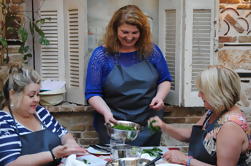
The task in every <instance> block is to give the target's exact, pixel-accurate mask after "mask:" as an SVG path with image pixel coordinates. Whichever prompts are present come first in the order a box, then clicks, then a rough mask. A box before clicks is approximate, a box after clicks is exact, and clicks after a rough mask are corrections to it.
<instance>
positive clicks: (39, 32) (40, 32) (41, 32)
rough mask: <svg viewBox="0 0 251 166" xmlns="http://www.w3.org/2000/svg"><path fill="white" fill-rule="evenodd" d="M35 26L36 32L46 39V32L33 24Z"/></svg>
mask: <svg viewBox="0 0 251 166" xmlns="http://www.w3.org/2000/svg"><path fill="white" fill-rule="evenodd" d="M33 25H34V28H35V31H36V32H37V33H38V34H39V36H41V37H44V32H43V31H42V30H41V29H40V28H39V27H38V26H37V25H36V24H33Z"/></svg>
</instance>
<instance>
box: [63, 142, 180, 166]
mask: <svg viewBox="0 0 251 166" xmlns="http://www.w3.org/2000/svg"><path fill="white" fill-rule="evenodd" d="M152 148H154V147H140V149H152ZM157 148H159V149H161V150H162V152H163V153H165V152H166V151H168V150H174V149H175V150H179V148H176V147H167V146H158V147H157ZM90 149H91V148H90V147H88V148H87V151H89V152H91V153H89V154H87V155H84V156H78V157H77V159H78V160H82V161H83V160H84V159H86V160H87V161H88V162H89V163H88V164H87V165H88V166H105V164H106V162H108V161H111V160H112V156H111V154H108V153H106V154H105V153H103V152H102V153H100V154H98V153H93V151H91V150H90ZM143 155H144V154H143ZM143 155H141V157H142V158H145V157H144V156H143ZM154 158H155V157H151V158H147V159H150V160H151V159H154ZM155 164H156V166H181V165H179V164H171V163H168V162H167V161H166V160H164V159H160V160H158V161H157V162H156V163H155ZM83 165H84V164H83ZM60 166H64V164H63V163H62V164H60Z"/></svg>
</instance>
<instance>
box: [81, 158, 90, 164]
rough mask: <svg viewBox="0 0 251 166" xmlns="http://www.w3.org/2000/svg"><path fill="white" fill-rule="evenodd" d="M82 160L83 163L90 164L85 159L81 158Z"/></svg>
mask: <svg viewBox="0 0 251 166" xmlns="http://www.w3.org/2000/svg"><path fill="white" fill-rule="evenodd" d="M83 162H84V163H85V164H91V163H90V162H88V161H87V160H86V159H83Z"/></svg>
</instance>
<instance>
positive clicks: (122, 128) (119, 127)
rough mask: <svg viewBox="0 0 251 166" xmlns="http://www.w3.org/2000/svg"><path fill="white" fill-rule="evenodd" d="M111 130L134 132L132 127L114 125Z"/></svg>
mask: <svg viewBox="0 0 251 166" xmlns="http://www.w3.org/2000/svg"><path fill="white" fill-rule="evenodd" d="M112 128H114V129H119V130H136V129H135V127H133V126H125V125H122V124H115V125H114V126H112Z"/></svg>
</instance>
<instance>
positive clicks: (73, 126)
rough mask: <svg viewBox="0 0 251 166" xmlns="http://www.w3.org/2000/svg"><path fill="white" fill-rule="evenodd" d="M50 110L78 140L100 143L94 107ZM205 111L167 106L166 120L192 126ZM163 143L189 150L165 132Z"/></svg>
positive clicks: (55, 108) (174, 123)
mask: <svg viewBox="0 0 251 166" xmlns="http://www.w3.org/2000/svg"><path fill="white" fill-rule="evenodd" d="M47 109H48V110H50V111H51V113H52V114H53V115H54V116H55V117H56V119H57V120H58V121H59V122H60V123H61V124H62V125H63V126H65V127H66V128H67V129H68V130H69V131H70V132H71V133H73V135H74V137H75V138H76V140H77V142H78V143H80V144H81V145H89V144H96V143H98V138H97V133H96V131H95V130H94V128H93V126H92V120H93V109H92V108H91V107H88V106H75V105H68V104H67V105H61V106H49V107H47ZM203 113H204V108H201V107H198V108H195V107H193V108H189V107H186V108H184V107H173V106H167V107H166V110H165V116H164V120H165V122H166V123H170V124H172V125H174V126H177V127H187V126H191V125H192V124H193V123H195V122H197V121H198V120H199V118H200V116H201V115H202V114H203ZM247 117H248V121H249V123H250V124H251V113H250V111H249V112H247ZM161 144H162V145H168V146H176V147H177V146H178V147H181V148H182V149H184V151H186V150H187V144H186V143H183V142H179V141H177V140H174V139H172V138H171V137H169V136H168V135H165V134H163V135H162V139H161Z"/></svg>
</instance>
